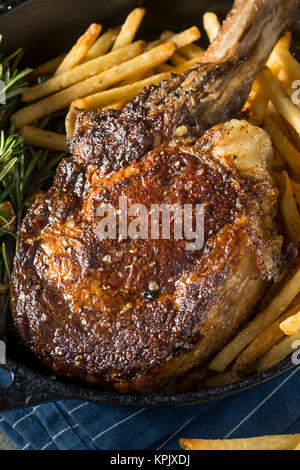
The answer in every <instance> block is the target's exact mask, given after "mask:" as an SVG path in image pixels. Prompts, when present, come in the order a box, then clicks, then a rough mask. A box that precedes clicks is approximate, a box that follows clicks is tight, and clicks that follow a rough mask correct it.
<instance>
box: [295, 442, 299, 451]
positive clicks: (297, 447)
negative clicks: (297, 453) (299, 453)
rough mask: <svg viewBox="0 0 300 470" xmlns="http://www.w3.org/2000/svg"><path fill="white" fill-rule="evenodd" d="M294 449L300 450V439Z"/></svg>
mask: <svg viewBox="0 0 300 470" xmlns="http://www.w3.org/2000/svg"><path fill="white" fill-rule="evenodd" d="M294 450H300V441H299V444H298V445H297V446H296V447H295V449H294Z"/></svg>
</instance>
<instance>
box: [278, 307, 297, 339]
mask: <svg viewBox="0 0 300 470" xmlns="http://www.w3.org/2000/svg"><path fill="white" fill-rule="evenodd" d="M280 329H281V330H282V331H283V332H284V334H286V335H288V336H292V335H296V334H297V333H300V312H299V311H298V312H297V313H296V314H295V315H292V316H290V317H288V318H286V319H285V320H284V321H283V322H281V323H280Z"/></svg>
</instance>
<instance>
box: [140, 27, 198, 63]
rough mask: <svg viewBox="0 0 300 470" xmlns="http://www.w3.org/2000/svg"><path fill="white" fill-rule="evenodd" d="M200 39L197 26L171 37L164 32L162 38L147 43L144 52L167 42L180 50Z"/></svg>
mask: <svg viewBox="0 0 300 470" xmlns="http://www.w3.org/2000/svg"><path fill="white" fill-rule="evenodd" d="M168 33H169V31H168ZM200 37H201V33H200V31H199V29H198V28H197V26H192V27H191V28H188V29H185V30H184V31H181V33H177V34H174V35H173V36H169V34H167V32H166V34H165V35H164V38H161V39H158V40H157V41H153V42H152V43H149V44H148V45H147V46H146V50H148V49H151V48H152V47H153V46H154V45H155V46H157V45H158V44H165V43H166V42H169V41H172V42H173V43H174V44H176V46H177V48H178V49H181V48H182V47H185V46H188V45H190V44H191V43H193V42H194V41H197V40H198V39H199V38H200ZM197 57H198V56H197Z"/></svg>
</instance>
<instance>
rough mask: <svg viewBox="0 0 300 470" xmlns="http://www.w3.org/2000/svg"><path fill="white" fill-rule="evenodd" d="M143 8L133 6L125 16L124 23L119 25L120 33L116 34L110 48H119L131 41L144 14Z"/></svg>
mask: <svg viewBox="0 0 300 470" xmlns="http://www.w3.org/2000/svg"><path fill="white" fill-rule="evenodd" d="M145 13H146V10H145V8H135V9H134V10H132V12H131V13H129V15H128V16H127V18H126V20H125V23H124V24H123V25H122V27H121V31H120V34H119V35H118V37H117V39H116V41H115V43H114V45H113V48H112V50H113V51H115V50H116V49H120V48H121V47H124V46H127V45H128V44H130V43H131V42H132V41H133V38H134V36H135V35H136V32H137V30H138V29H139V27H140V24H141V22H142V21H143V18H144V16H145Z"/></svg>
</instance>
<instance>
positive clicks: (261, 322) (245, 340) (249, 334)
mask: <svg viewBox="0 0 300 470" xmlns="http://www.w3.org/2000/svg"><path fill="white" fill-rule="evenodd" d="M299 292H300V266H298V267H297V269H296V270H295V271H294V273H293V276H292V277H291V278H290V279H289V280H288V281H287V282H286V283H285V284H284V286H283V287H282V289H281V290H280V292H279V293H278V294H277V295H276V296H275V297H274V298H273V300H272V301H271V303H270V304H269V305H268V306H267V307H266V308H265V309H264V310H263V311H262V312H261V313H259V314H258V315H257V316H256V317H255V318H254V319H253V320H252V321H250V322H249V323H248V324H247V325H246V326H245V328H244V329H243V330H242V331H241V332H240V333H238V334H237V335H236V336H235V337H234V338H233V339H232V340H231V341H230V343H228V344H227V345H226V346H225V347H224V348H223V349H222V351H221V352H219V353H218V354H217V356H216V357H215V358H214V359H213V360H212V361H211V363H210V364H209V367H210V369H212V370H216V371H218V372H223V371H224V370H225V369H226V367H227V366H228V365H229V364H231V362H232V361H233V360H234V359H235V358H236V357H237V355H238V354H239V353H240V352H241V351H243V349H245V348H246V347H247V346H248V345H249V344H250V343H251V342H252V341H253V340H254V339H255V338H256V337H257V336H258V334H259V333H260V332H261V331H262V330H264V329H265V328H267V327H268V326H269V325H271V324H272V323H273V322H274V321H275V320H277V318H278V317H279V316H280V315H281V314H282V313H283V312H284V311H285V309H286V308H287V307H288V306H289V305H290V303H291V302H292V301H293V299H294V298H295V297H296V295H297V294H298V293H299Z"/></svg>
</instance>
